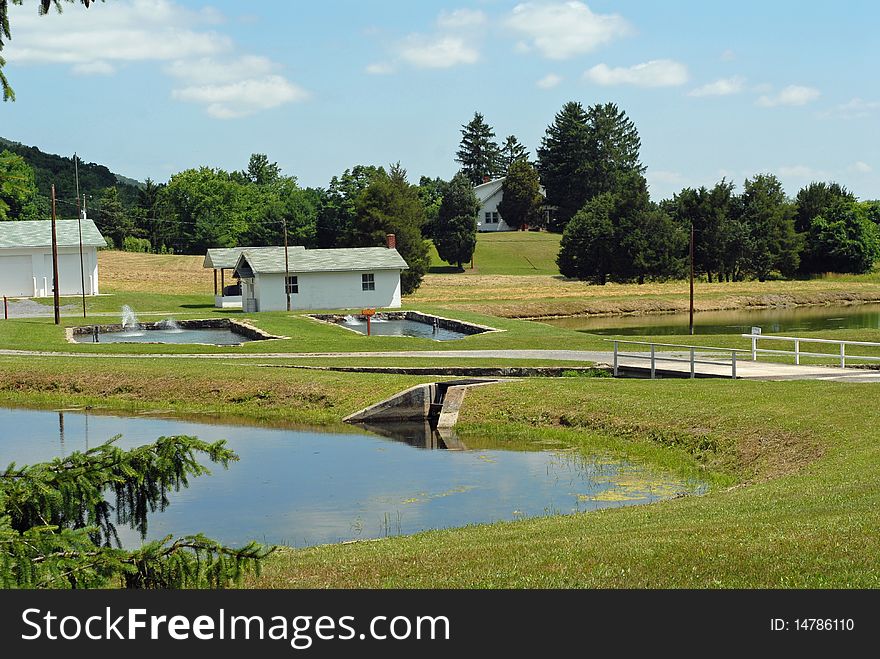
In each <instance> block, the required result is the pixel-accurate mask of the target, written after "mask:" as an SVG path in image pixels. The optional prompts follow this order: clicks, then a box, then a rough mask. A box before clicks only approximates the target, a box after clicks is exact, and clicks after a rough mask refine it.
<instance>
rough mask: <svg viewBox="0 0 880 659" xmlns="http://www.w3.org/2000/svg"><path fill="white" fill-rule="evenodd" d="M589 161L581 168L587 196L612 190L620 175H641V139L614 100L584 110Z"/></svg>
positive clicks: (642, 168)
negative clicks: (585, 113) (585, 111)
mask: <svg viewBox="0 0 880 659" xmlns="http://www.w3.org/2000/svg"><path fill="white" fill-rule="evenodd" d="M587 128H588V131H589V152H588V153H589V160H588V161H587V163H586V166H585V168H584V174H585V177H586V178H585V182H586V185H587V198H588V199H589V198H590V197H593V196H595V195H597V194H602V193H603V192H609V191H611V190H613V189H614V187H615V185H616V184H617V181H618V176H619V175H621V174H629V173H636V174H643V173H644V172H645V168H644V167H643V166H642V164H641V163H640V162H639V150H640V148H641V140H640V139H639V133H638V131H637V130H636V126H635V124H634V123H633V121H632V119H630V118H629V117H627V116H626V112H624V111H623V110H621V109H620V108H618V107H617V105H615V104H614V103H605V104H596V105H592V106H590V108H589V110H587Z"/></svg>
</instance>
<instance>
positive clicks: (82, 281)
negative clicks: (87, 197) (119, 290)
mask: <svg viewBox="0 0 880 659" xmlns="http://www.w3.org/2000/svg"><path fill="white" fill-rule="evenodd" d="M73 175H74V178H75V179H76V220H77V222H78V223H79V279H80V285H81V286H82V288H81V289H80V290H81V291H82V303H83V318H85V317H86V266H85V260H84V259H83V225H82V216H83V213H82V210H80V207H79V167H78V165H77V157H76V153H74V154H73Z"/></svg>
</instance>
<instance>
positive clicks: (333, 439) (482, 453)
mask: <svg viewBox="0 0 880 659" xmlns="http://www.w3.org/2000/svg"><path fill="white" fill-rule="evenodd" d="M116 434H121V435H122V439H121V440H120V441H119V446H121V447H123V448H126V447H132V446H137V445H141V444H146V443H151V442H153V441H155V439H156V438H158V437H160V436H172V435H181V434H185V435H195V436H198V437H199V438H200V439H202V440H205V441H215V440H218V439H227V440H229V446H230V447H231V448H232V449H233V450H235V451H236V452H237V453H238V455H239V456H240V458H241V459H240V461H238V462H234V463H231V464H230V467H229V469H228V470H225V471H224V470H223V469H222V468H221V467H216V466H212V467H211V470H212V472H213V473H212V475H211V476H202V477H198V478H192V479H191V480H190V487H189V488H188V489H186V490H181V491H180V492H176V493H171V494H170V500H171V505H170V506H169V507H168V508H167V509H166V510H165V511H164V512H161V513H155V514H154V515H152V516H151V517H150V519H149V524H148V528H147V534H146V538H147V539H157V538H162V537H164V536H165V535H167V534H173V535H185V534H189V533H196V532H202V533H204V534H206V535H207V536H209V537H212V538H215V539H217V540H220V541H222V542H225V543H228V544H235V545H239V544H243V543H245V542H247V541H249V540H251V539H253V540H258V541H260V542H267V543H283V544H290V545H293V546H307V545H315V544H321V543H330V542H339V541H344V540H350V539H359V538H376V537H382V536H385V535H396V534H405V533H414V532H417V531H421V530H425V529H434V528H445V527H455V526H464V525H467V524H474V523H483V522H492V521H497V520H512V519H517V518H520V517H528V516H536V515H545V514H550V513H570V512H574V511H585V510H591V509H596V508H604V507H609V506H623V505H632V504H641V503H649V502H652V501H657V500H658V499H662V498H667V497H670V496H674V495H675V494H678V493H683V492H699V491H701V486H699V485H698V484H695V483H685V482H681V481H677V480H674V479H671V478H668V477H662V476H657V475H654V474H652V473H651V472H649V471H647V470H646V469H644V468H642V467H639V466H635V465H632V464H627V463H624V462H620V461H615V460H608V459H604V458H601V457H594V458H590V457H585V456H584V455H582V454H580V453H577V452H574V451H535V452H526V451H505V450H473V451H470V450H456V451H450V450H425V449H422V448H418V447H416V446H414V445H412V443H405V442H398V441H394V440H392V439H388V438H383V437H379V436H377V435H368V434H366V433H363V432H360V433H357V432H355V433H351V434H347V433H331V432H315V431H301V430H288V429H278V428H271V427H253V426H233V425H212V424H208V423H194V422H190V421H182V420H176V419H166V418H154V417H150V416H139V417H120V416H103V415H96V414H86V413H83V412H73V411H63V412H59V411H45V410H29V409H17V408H15V409H11V408H0V466H3V467H5V466H6V465H7V464H9V463H10V462H12V461H15V462H16V463H17V464H19V465H24V464H32V463H34V462H39V461H43V460H47V459H50V458H52V457H55V456H60V455H68V454H70V453H71V452H73V451H82V450H85V449H86V448H88V447H94V446H96V445H98V444H100V443H102V442H104V441H106V440H107V439H109V438H110V437H112V436H114V435H116ZM111 503H112V501H111ZM118 531H119V536H120V538H121V540H122V542H123V544H124V545H125V546H127V547H135V546H138V545H139V544H140V543H141V542H142V538H141V536H140V534H139V533H137V532H135V531H132V530H130V529H123V528H119V529H118Z"/></svg>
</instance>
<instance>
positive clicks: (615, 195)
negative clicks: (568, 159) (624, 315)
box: [556, 172, 686, 284]
mask: <svg viewBox="0 0 880 659" xmlns="http://www.w3.org/2000/svg"><path fill="white" fill-rule="evenodd" d="M685 244H686V237H685V233H684V231H683V230H682V229H681V227H679V226H677V225H676V224H675V222H674V221H673V220H672V218H671V217H670V216H669V215H668V214H667V213H665V212H664V211H663V210H662V209H660V208H658V207H657V206H656V205H655V204H653V203H651V201H650V198H649V196H648V186H647V183H646V181H645V179H644V177H643V176H641V175H640V174H638V173H636V172H628V173H624V174H620V176H619V180H618V182H617V184H616V185H615V186H614V192H604V193H602V194H600V195H597V196H596V197H593V198H592V199H591V200H590V201H588V202H587V203H586V204H585V205H584V207H583V208H582V209H581V210H580V211H579V212H578V213H576V214H575V216H574V217H573V218H572V220H571V222H569V224H568V226H567V227H566V228H565V231H564V232H563V234H562V242H561V243H560V251H559V256H558V257H557V260H556V262H557V265H559V271H560V272H561V273H562V274H563V275H565V276H566V277H573V278H578V279H584V280H589V281H592V282H594V283H597V284H604V283H606V281H607V280H608V279H612V280H614V281H637V282H638V283H640V284H641V283H644V281H645V280H646V279H649V278H650V279H668V278H670V277H676V276H680V275H681V274H682V272H683V255H684V246H685Z"/></svg>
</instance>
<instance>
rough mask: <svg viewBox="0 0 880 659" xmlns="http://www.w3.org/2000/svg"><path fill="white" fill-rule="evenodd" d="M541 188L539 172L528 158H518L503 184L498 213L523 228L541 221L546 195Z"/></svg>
mask: <svg viewBox="0 0 880 659" xmlns="http://www.w3.org/2000/svg"><path fill="white" fill-rule="evenodd" d="M540 189H541V182H540V181H539V180H538V172H537V171H536V170H535V168H534V167H532V165H531V164H530V163H529V162H528V161H527V160H517V161H515V162H514V163H513V164H512V165H511V166H510V170H509V171H508V172H507V176H506V177H505V179H504V183H503V184H502V185H501V190H502V196H501V203H499V204H498V213H499V214H500V215H501V217H502V218H504V221H505V222H506V223H507V225H508V226H509V227H511V228H512V229H522V228H525V227H526V225H529V224H533V225H534V224H539V223H540V222H541V206H542V205H543V203H544V197H542V196H541V192H540ZM477 210H479V208H478V209H477Z"/></svg>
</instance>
